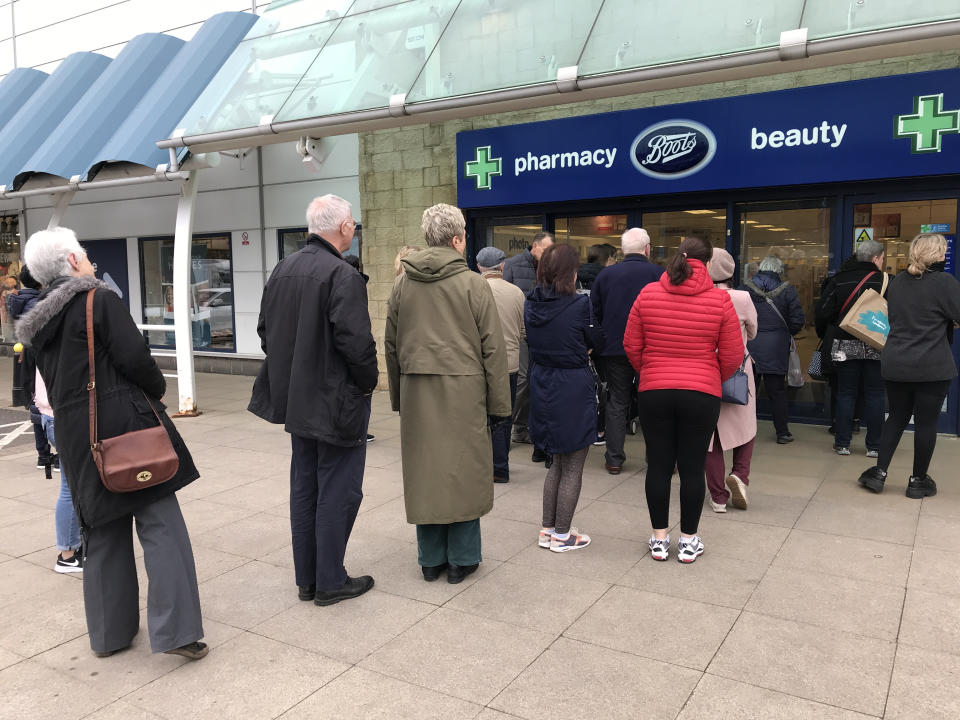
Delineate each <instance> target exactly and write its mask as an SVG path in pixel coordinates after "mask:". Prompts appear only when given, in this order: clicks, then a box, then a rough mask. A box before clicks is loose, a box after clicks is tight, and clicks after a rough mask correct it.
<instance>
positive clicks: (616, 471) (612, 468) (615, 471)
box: [606, 463, 621, 475]
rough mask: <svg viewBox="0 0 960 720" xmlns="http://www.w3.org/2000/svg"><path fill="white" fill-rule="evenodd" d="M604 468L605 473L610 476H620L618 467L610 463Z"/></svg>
mask: <svg viewBox="0 0 960 720" xmlns="http://www.w3.org/2000/svg"><path fill="white" fill-rule="evenodd" d="M606 468H607V472H608V473H610V474H611V475H619V474H620V470H621V467H620V465H611V464H610V463H606Z"/></svg>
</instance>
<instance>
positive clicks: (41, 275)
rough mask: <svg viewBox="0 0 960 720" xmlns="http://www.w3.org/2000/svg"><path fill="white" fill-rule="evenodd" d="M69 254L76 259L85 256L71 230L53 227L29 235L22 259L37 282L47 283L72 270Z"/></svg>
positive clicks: (66, 274)
mask: <svg viewBox="0 0 960 720" xmlns="http://www.w3.org/2000/svg"><path fill="white" fill-rule="evenodd" d="M71 254H72V255H74V256H75V257H76V259H77V260H81V259H83V258H84V257H86V256H87V252H86V250H84V249H83V248H82V247H81V246H80V242H79V241H78V240H77V235H76V233H75V232H73V230H71V229H70V228H65V227H55V228H50V229H49V230H39V231H37V232H35V233H34V234H33V235H31V236H30V239H29V240H27V247H26V249H25V250H24V251H23V259H24V263H25V264H26V266H27V267H28V268H30V274H31V275H33V277H35V278H36V279H37V282H39V283H40V284H41V285H49V284H50V283H52V282H53V281H54V280H56V279H57V278H59V277H66V276H68V275H70V274H71V273H72V272H73V268H72V267H71V266H70V261H69V260H68V259H67V258H68V257H69V256H70V255H71Z"/></svg>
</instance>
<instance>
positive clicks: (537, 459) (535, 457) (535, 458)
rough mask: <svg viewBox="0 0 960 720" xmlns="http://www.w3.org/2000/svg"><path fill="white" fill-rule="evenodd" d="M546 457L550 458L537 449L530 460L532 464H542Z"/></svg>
mask: <svg viewBox="0 0 960 720" xmlns="http://www.w3.org/2000/svg"><path fill="white" fill-rule="evenodd" d="M548 457H550V456H549V455H547V454H546V453H545V452H544V451H543V450H540V449H539V448H534V449H533V456H532V457H531V458H530V459H531V460H533V462H544V461H545V460H546V459H547V458H548Z"/></svg>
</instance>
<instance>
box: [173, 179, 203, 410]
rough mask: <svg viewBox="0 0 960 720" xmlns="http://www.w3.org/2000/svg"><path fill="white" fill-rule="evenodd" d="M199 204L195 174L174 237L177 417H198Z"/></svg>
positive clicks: (183, 192) (183, 195) (184, 189)
mask: <svg viewBox="0 0 960 720" xmlns="http://www.w3.org/2000/svg"><path fill="white" fill-rule="evenodd" d="M196 205H197V176H196V173H194V172H191V173H189V174H188V177H187V178H186V179H185V180H184V181H183V185H182V186H181V187H180V200H179V202H178V203H177V228H176V231H175V232H174V236H173V328H174V338H175V341H176V351H177V389H178V390H179V393H180V411H179V412H178V413H177V415H181V416H182V415H198V414H199V411H198V410H197V394H196V383H195V380H196V378H195V377H194V373H193V326H192V320H193V304H192V302H191V300H190V296H191V293H190V277H191V269H192V268H191V265H192V252H191V249H192V244H193V214H194V208H196Z"/></svg>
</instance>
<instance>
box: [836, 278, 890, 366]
mask: <svg viewBox="0 0 960 720" xmlns="http://www.w3.org/2000/svg"><path fill="white" fill-rule="evenodd" d="M888 280H889V276H888V275H887V274H886V273H884V274H883V287H881V288H880V292H879V293H878V292H877V291H876V290H874V289H872V288H867V289H866V290H864V291H863V294H862V295H861V296H860V297H858V298H857V301H856V302H855V303H854V304H853V307H851V308H850V310H849V311H848V312H847V314H846V315H844V316H843V320H841V321H840V329H841V330H843V331H844V332H847V333H850V334H851V335H853V336H854V337H855V338H857V339H858V340H863V342H865V343H866V344H867V345H869V346H870V347H872V348H873V349H874V350H883V346H884V345H886V343H887V336H888V335H890V315H889V313H888V312H887V300H886V298H885V297H884V295H885V294H886V292H887V281H888Z"/></svg>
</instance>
